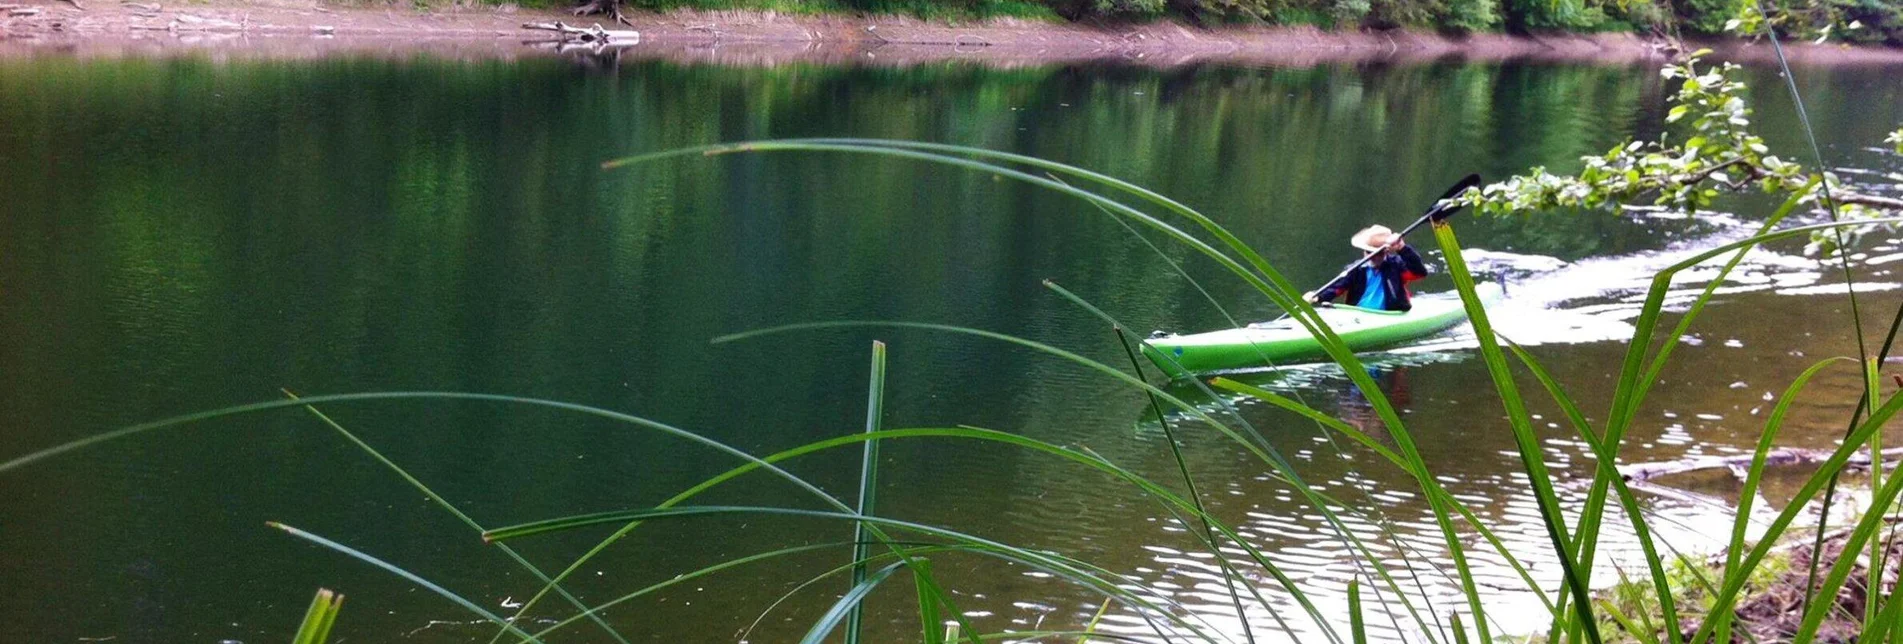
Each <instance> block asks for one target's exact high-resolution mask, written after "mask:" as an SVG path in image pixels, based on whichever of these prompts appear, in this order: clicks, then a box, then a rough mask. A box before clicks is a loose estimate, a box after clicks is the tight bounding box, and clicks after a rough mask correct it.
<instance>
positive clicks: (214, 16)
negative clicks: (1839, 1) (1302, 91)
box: [0, 0, 1903, 67]
mask: <svg viewBox="0 0 1903 644" xmlns="http://www.w3.org/2000/svg"><path fill="white" fill-rule="evenodd" d="M628 17H629V19H630V21H631V22H632V23H633V24H632V26H626V27H621V28H622V29H633V30H636V31H638V32H639V34H640V36H639V40H638V42H622V43H619V44H618V46H616V47H612V48H603V47H590V48H587V49H588V51H589V53H603V52H606V51H613V52H614V53H615V54H616V56H618V57H627V56H633V57H658V58H668V59H675V60H681V61H683V62H713V63H722V64H747V65H770V64H780V63H790V62H807V63H831V64H882V65H906V64H918V63H927V62H940V61H970V62H977V63H984V64H992V65H1002V66H1011V65H1030V64H1051V63H1071V62H1086V61H1099V60H1113V61H1121V62H1126V63H1134V64H1141V65H1148V66H1161V67H1171V66H1180V65H1189V64H1198V63H1209V62H1218V63H1237V64H1267V65H1290V66H1310V65H1316V64H1327V63H1362V62H1426V61H1436V60H1481V61H1502V60H1529V61H1544V62H1592V63H1634V62H1643V61H1650V60H1658V59H1663V58H1665V57H1668V56H1670V55H1671V54H1672V53H1673V52H1674V51H1677V49H1678V48H1679V47H1681V46H1710V47H1712V48H1714V49H1717V50H1719V55H1720V56H1721V57H1723V58H1727V59H1731V60H1738V61H1744V62H1752V61H1757V62H1763V61H1769V60H1771V59H1772V56H1773V52H1772V51H1771V48H1770V47H1769V46H1768V45H1766V44H1754V43H1747V42H1742V41H1727V42H1719V43H1711V44H1695V45H1680V44H1679V43H1673V42H1667V41H1663V40H1655V39H1647V38H1641V37H1639V36H1636V35H1633V34H1613V33H1607V34H1586V35H1577V34H1574V35H1555V36H1539V37H1533V36H1507V35H1500V34H1472V35H1466V36H1449V35H1443V34H1437V33H1423V32H1411V31H1404V30H1391V31H1324V30H1320V29H1315V28H1309V27H1222V28H1217V29H1204V28H1198V27H1192V26H1189V25H1184V24H1180V23H1172V22H1153V23H1143V24H1114V25H1113V24H1105V23H1052V22H1044V21H1034V20H1019V19H1008V18H1006V19H994V20H986V21H981V22H970V23H946V22H936V21H925V20H919V19H916V18H907V17H899V16H861V17H845V16H806V15H801V16H794V15H786V14H778V13H773V12H758V11H689V10H682V11H675V12H670V13H665V14H656V13H632V14H628ZM555 21H562V22H565V23H568V24H575V25H580V26H590V25H592V24H594V23H595V22H596V21H595V20H593V19H586V18H576V17H574V16H572V15H569V14H568V13H567V12H563V11H549V10H529V9H520V8H517V7H514V6H501V7H488V6H482V7H447V8H416V7H412V6H407V5H406V6H397V5H387V6H377V7H364V6H350V7H345V6H335V5H330V4H324V3H318V2H312V1H311V0H281V1H280V0H267V1H264V2H231V1H228V0H214V1H212V2H194V3H191V4H186V5H173V4H169V3H163V2H160V1H156V0H155V1H152V2H129V1H121V2H104V1H101V0H91V1H88V0H80V2H77V3H75V2H72V1H70V0H59V1H50V0H11V1H9V2H0V52H4V53H11V54H14V55H20V54H28V55H31V54H40V53H48V52H59V53H65V54H77V55H104V56H121V55H165V54H174V53H195V52H210V53H213V54H217V55H237V56H246V57H267V58H304V57H315V56H327V55H335V54H368V55H391V56H407V55H413V54H417V53H431V54H435V55H443V56H452V57H480V58H494V57H515V56H522V55H540V54H542V53H544V52H549V51H556V50H561V51H571V52H572V51H573V49H574V48H572V47H557V46H555V45H554V44H553V43H551V42H549V39H548V36H547V35H546V34H545V33H542V32H533V31H525V30H523V29H522V25H523V24H524V23H528V22H555ZM1789 53H1790V55H1791V59H1792V62H1794V63H1797V64H1903V49H1891V48H1878V47H1849V46H1843V45H1835V44H1826V45H1810V44H1804V45H1793V46H1791V47H1789Z"/></svg>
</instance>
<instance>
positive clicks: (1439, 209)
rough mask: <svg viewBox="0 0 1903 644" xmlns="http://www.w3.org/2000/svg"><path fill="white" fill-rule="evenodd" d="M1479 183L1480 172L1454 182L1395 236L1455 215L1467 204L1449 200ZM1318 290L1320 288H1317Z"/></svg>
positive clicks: (1345, 273)
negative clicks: (1452, 185)
mask: <svg viewBox="0 0 1903 644" xmlns="http://www.w3.org/2000/svg"><path fill="white" fill-rule="evenodd" d="M1479 185H1480V175H1478V174H1470V175H1467V176H1465V177H1462V178H1461V180H1460V181H1458V182H1455V183H1454V187H1452V188H1448V189H1447V192H1446V194H1442V195H1441V196H1440V198H1439V199H1435V200H1434V205H1432V206H1429V207H1428V208H1427V213H1426V214H1423V215H1421V218H1420V219H1416V220H1414V223H1411V224H1408V225H1407V227H1406V228H1402V229H1401V232H1399V233H1396V234H1395V235H1394V238H1395V239H1400V238H1402V237H1406V236H1407V234H1408V233H1411V232H1414V229H1416V228H1420V227H1421V224H1425V223H1427V222H1430V221H1432V222H1434V223H1440V222H1442V221H1446V220H1447V218H1448V217H1452V216H1454V213H1457V212H1460V209H1461V208H1465V207H1466V205H1465V204H1461V203H1459V202H1448V201H1447V200H1448V199H1452V198H1454V197H1458V196H1460V193H1463V192H1466V191H1467V189H1468V188H1474V187H1478V186H1479ZM1379 254H1381V253H1380V252H1373V253H1368V254H1367V256H1365V257H1362V258H1361V260H1360V261H1357V262H1355V263H1353V264H1349V265H1348V268H1347V269H1346V270H1343V271H1342V272H1341V273H1340V274H1337V275H1335V276H1334V277H1331V278H1329V279H1328V281H1326V282H1322V286H1321V287H1322V288H1328V285H1330V284H1334V283H1335V282H1336V281H1337V280H1340V279H1341V278H1343V277H1347V276H1348V274H1349V273H1353V272H1355V269H1358V268H1361V267H1362V266H1364V265H1366V264H1367V263H1368V260H1371V259H1374V256H1376V255H1379ZM1317 290H1320V289H1317ZM1282 317H1288V314H1286V313H1284V314H1283V315H1282Z"/></svg>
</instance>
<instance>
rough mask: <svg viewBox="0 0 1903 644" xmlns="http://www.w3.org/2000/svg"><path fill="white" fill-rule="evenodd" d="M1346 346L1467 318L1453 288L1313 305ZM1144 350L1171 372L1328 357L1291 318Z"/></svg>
mask: <svg viewBox="0 0 1903 644" xmlns="http://www.w3.org/2000/svg"><path fill="white" fill-rule="evenodd" d="M1475 290H1476V293H1477V294H1478V295H1479V296H1480V299H1481V301H1482V302H1484V303H1492V302H1495V301H1498V300H1499V299H1500V295H1501V291H1500V287H1499V286H1496V285H1493V284H1479V285H1478V287H1477V288H1476V289H1475ZM1316 311H1317V312H1319V313H1320V314H1321V317H1322V319H1323V320H1325V321H1327V322H1328V326H1329V327H1330V328H1333V329H1334V330H1335V334H1336V335H1339V336H1341V340H1342V341H1343V342H1346V343H1347V344H1348V348H1349V349H1353V350H1355V351H1365V350H1368V349H1377V348H1381V347H1388V346H1393V345H1396V344H1399V343H1402V342H1406V341H1408V340H1412V339H1415V338H1419V337H1422V336H1426V335H1430V334H1433V333H1435V332H1438V331H1441V330H1443V329H1446V328H1447V327H1451V326H1453V325H1455V324H1459V323H1460V322H1462V321H1464V320H1466V319H1467V310H1466V309H1465V308H1463V307H1462V306H1461V304H1460V298H1459V297H1458V296H1457V295H1455V294H1453V293H1438V294H1434V295H1422V296H1419V297H1416V298H1414V308H1413V310H1410V311H1407V312H1405V313H1402V312H1399V311H1376V310H1372V309H1364V308H1360V307H1354V306H1344V305H1334V306H1327V307H1322V308H1318V309H1316ZM1143 354H1144V355H1146V356H1149V358H1150V361H1151V362H1155V363H1156V366H1157V367H1160V368H1162V369H1163V372H1164V373H1167V374H1170V375H1171V376H1173V377H1182V376H1185V375H1188V374H1194V373H1206V372H1211V371H1222V370H1226V369H1246V368H1251V367H1267V366H1271V365H1272V364H1280V363H1284V362H1297V361H1302V360H1312V359H1315V358H1321V357H1325V356H1327V355H1328V354H1327V352H1325V351H1323V350H1322V346H1321V343H1320V342H1318V341H1316V340H1315V338H1314V336H1311V335H1309V333H1308V329H1306V328H1304V327H1302V325H1301V324H1300V323H1298V322H1296V321H1295V320H1292V319H1284V320H1279V321H1276V322H1266V323H1258V324H1252V325H1249V326H1247V327H1243V328H1240V329H1225V330H1222V331H1211V332H1208V333H1197V334H1193V335H1166V336H1160V337H1153V338H1150V339H1148V340H1146V341H1144V345H1143Z"/></svg>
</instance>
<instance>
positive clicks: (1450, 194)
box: [1427, 174, 1480, 223]
mask: <svg viewBox="0 0 1903 644" xmlns="http://www.w3.org/2000/svg"><path fill="white" fill-rule="evenodd" d="M1478 187H1480V175H1478V174H1469V175H1467V176H1466V177H1463V178H1461V180H1460V181H1458V182H1455V183H1454V187H1452V188H1448V189H1447V193H1446V194H1443V195H1441V196H1440V199H1437V200H1435V201H1434V206H1433V207H1432V208H1429V209H1428V210H1427V219H1428V220H1430V221H1433V222H1435V223H1440V222H1441V221H1445V220H1446V219H1447V218H1448V217H1452V216H1454V213H1457V212H1460V209H1461V208H1464V207H1466V205H1465V204H1461V203H1458V202H1449V201H1447V200H1448V199H1453V198H1454V197H1458V196H1460V194H1461V193H1463V192H1466V191H1467V189H1468V188H1478Z"/></svg>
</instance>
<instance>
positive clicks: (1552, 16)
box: [419, 0, 1903, 45]
mask: <svg viewBox="0 0 1903 644" xmlns="http://www.w3.org/2000/svg"><path fill="white" fill-rule="evenodd" d="M419 1H422V0H419ZM528 1H529V2H530V3H531V6H543V5H545V4H547V3H550V2H556V0H528ZM623 1H624V3H625V4H626V6H629V7H633V8H638V9H646V10H651V11H671V10H675V9H702V10H719V9H752V10H762V11H775V12H780V13H791V14H827V13H871V14H899V15H910V16H916V17H920V18H925V19H933V20H974V19H987V18H999V17H1011V18H1029V19H1057V18H1060V17H1061V18H1063V19H1068V20H1088V19H1112V20H1154V19H1160V18H1178V19H1186V20H1189V21H1191V22H1196V23H1199V24H1207V23H1214V22H1229V23H1241V24H1261V23H1267V24H1274V25H1318V26H1323V27H1328V28H1337V29H1356V28H1370V29H1389V28H1396V27H1405V28H1416V29H1442V30H1451V31H1456V32H1485V31H1498V30H1502V29H1504V30H1506V31H1509V32H1513V33H1534V32H1555V31H1560V32H1581V33H1588V32H1601V31H1632V32H1639V33H1648V34H1649V33H1654V32H1655V31H1656V32H1668V33H1678V32H1684V33H1689V34H1697V35H1721V34H1724V33H1726V32H1729V31H1737V30H1736V29H1733V28H1732V26H1733V25H1732V24H1731V23H1732V22H1733V21H1735V20H1738V19H1739V17H1740V16H1743V15H1746V14H1750V13H1757V15H1758V16H1759V20H1758V21H1757V23H1756V24H1760V25H1771V26H1773V27H1775V28H1776V29H1777V30H1778V31H1779V33H1780V34H1783V35H1786V36H1790V37H1793V38H1802V39H1806V40H1817V41H1820V42H1822V41H1825V40H1838V41H1847V42H1856V43H1887V44H1892V45H1894V44H1903V5H1899V3H1898V2H1897V1H1896V0H1788V1H1785V2H1780V3H1777V4H1775V5H1773V7H1772V11H1773V14H1774V15H1773V16H1772V17H1770V18H1765V17H1764V15H1763V14H1762V13H1759V9H1758V8H1757V5H1756V4H1755V3H1754V2H1751V1H1748V0H623Z"/></svg>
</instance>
